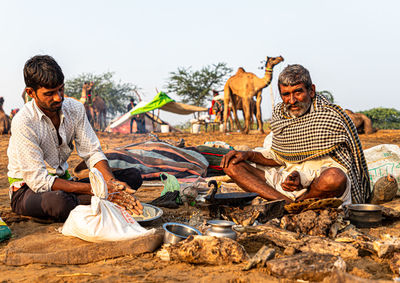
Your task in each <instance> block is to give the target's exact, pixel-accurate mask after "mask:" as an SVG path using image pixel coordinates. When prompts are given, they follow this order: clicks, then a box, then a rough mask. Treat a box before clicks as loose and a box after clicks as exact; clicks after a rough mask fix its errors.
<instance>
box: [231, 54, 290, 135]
mask: <svg viewBox="0 0 400 283" xmlns="http://www.w3.org/2000/svg"><path fill="white" fill-rule="evenodd" d="M282 61H283V58H282V56H279V57H267V61H266V63H265V75H264V77H263V78H259V77H257V76H256V75H255V74H253V73H249V72H246V71H245V70H244V69H243V68H242V67H240V68H239V69H238V70H237V72H236V74H235V75H233V76H232V77H230V78H229V79H228V81H227V82H226V84H225V87H224V103H225V105H229V102H230V101H232V111H233V116H234V118H235V122H236V125H237V127H238V128H239V129H240V131H242V132H244V133H245V134H248V133H249V130H250V113H251V112H250V111H251V109H250V105H251V100H252V99H253V97H254V96H256V97H257V100H256V109H257V114H256V118H257V128H258V131H259V132H260V133H264V130H263V122H262V119H261V99H262V97H261V92H262V90H263V89H264V88H265V87H267V86H268V85H269V84H270V83H271V80H272V69H273V67H274V66H275V65H277V64H279V63H280V62H282ZM237 98H241V99H242V100H243V112H244V119H245V128H244V129H242V126H241V125H240V123H239V120H238V118H237V112H236V110H237V103H238V102H237V101H236V100H237ZM227 117H228V108H227V107H226V108H225V109H224V132H226V122H227Z"/></svg>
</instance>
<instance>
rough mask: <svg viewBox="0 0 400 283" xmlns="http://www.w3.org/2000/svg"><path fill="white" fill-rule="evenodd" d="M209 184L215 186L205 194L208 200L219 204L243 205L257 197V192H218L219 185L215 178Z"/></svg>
mask: <svg viewBox="0 0 400 283" xmlns="http://www.w3.org/2000/svg"><path fill="white" fill-rule="evenodd" d="M208 186H209V187H211V186H213V190H212V192H211V194H209V195H207V196H205V199H206V201H207V202H209V203H211V204H218V205H228V206H241V205H245V204H246V203H248V202H250V201H252V200H253V199H255V198H256V197H257V196H258V194H256V193H226V194H217V189H218V185H217V182H216V181H215V180H211V181H210V182H209V183H208Z"/></svg>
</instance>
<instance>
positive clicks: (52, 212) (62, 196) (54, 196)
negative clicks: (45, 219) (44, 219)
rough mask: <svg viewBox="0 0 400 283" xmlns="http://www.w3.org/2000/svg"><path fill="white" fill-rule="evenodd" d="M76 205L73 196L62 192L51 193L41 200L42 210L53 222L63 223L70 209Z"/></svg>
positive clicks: (76, 201)
mask: <svg viewBox="0 0 400 283" xmlns="http://www.w3.org/2000/svg"><path fill="white" fill-rule="evenodd" d="M77 205H78V199H77V198H76V196H75V195H73V194H69V193H66V192H64V191H53V192H52V193H51V194H48V195H47V196H46V199H45V200H43V203H42V206H43V210H44V211H45V212H46V213H47V214H48V215H49V216H50V217H51V218H52V219H54V220H56V221H60V222H64V221H65V220H66V219H67V218H68V215H69V213H70V212H71V210H72V209H74V208H75V207H76V206H77Z"/></svg>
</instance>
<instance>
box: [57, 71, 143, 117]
mask: <svg viewBox="0 0 400 283" xmlns="http://www.w3.org/2000/svg"><path fill="white" fill-rule="evenodd" d="M113 75H114V73H113V72H107V73H103V74H100V75H96V74H92V73H83V74H81V75H79V76H77V77H76V78H72V79H69V80H67V81H66V82H65V94H66V95H68V96H72V97H75V98H78V99H79V98H80V97H81V93H82V86H83V84H84V82H94V92H95V93H96V94H98V95H99V96H100V97H101V98H103V99H104V101H105V102H106V105H107V113H110V114H111V115H112V116H116V115H118V114H122V113H125V112H126V105H127V104H128V103H129V100H130V98H134V99H135V100H138V97H137V95H136V92H137V90H138V87H137V86H136V85H134V84H131V83H121V82H119V83H117V82H115V81H114V80H113Z"/></svg>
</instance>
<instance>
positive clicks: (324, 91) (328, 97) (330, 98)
mask: <svg viewBox="0 0 400 283" xmlns="http://www.w3.org/2000/svg"><path fill="white" fill-rule="evenodd" d="M317 94H319V95H323V96H325V97H326V99H328V100H329V102H330V103H335V99H334V98H333V94H332V93H331V92H330V91H327V90H321V91H317Z"/></svg>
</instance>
